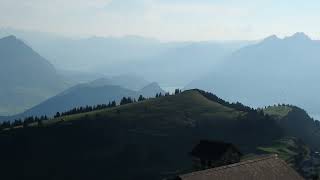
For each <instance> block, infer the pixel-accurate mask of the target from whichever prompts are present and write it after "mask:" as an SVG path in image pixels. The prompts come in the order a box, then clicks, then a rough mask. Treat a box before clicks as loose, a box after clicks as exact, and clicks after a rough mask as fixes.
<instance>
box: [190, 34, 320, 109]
mask: <svg viewBox="0 0 320 180" xmlns="http://www.w3.org/2000/svg"><path fill="white" fill-rule="evenodd" d="M319 52H320V42H319V41H316V40H311V39H310V38H309V37H308V36H307V35H305V34H304V33H296V34H294V35H293V36H290V37H286V38H283V39H280V38H278V37H277V36H270V37H268V38H266V39H264V40H263V41H261V42H259V43H257V44H255V45H251V46H248V47H244V48H242V49H240V50H238V51H236V52H235V53H233V54H232V55H230V56H229V57H228V58H226V59H225V61H224V62H223V63H222V64H221V65H219V66H217V67H216V68H215V70H214V71H213V72H212V73H210V74H208V75H206V76H204V77H203V78H200V79H199V80H195V81H193V82H192V83H190V84H189V85H188V86H187V88H194V87H197V88H203V89H205V90H208V91H214V92H216V93H217V94H218V95H220V96H221V97H224V98H226V99H228V100H230V101H240V102H243V103H245V104H249V105H252V106H265V105H269V104H275V103H288V104H295V105H298V106H299V107H303V108H305V109H306V110H307V111H308V112H309V113H311V114H319V113H320V110H319V108H318V107H319V106H320V97H319V96H318V95H317V94H318V92H319V90H320V85H319V83H316V82H317V80H318V79H319V78H320V73H319V68H320V60H319V59H320V54H319Z"/></svg>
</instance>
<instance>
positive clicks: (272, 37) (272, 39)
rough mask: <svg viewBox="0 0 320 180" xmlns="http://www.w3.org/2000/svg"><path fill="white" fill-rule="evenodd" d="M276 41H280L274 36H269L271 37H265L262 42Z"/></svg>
mask: <svg viewBox="0 0 320 180" xmlns="http://www.w3.org/2000/svg"><path fill="white" fill-rule="evenodd" d="M277 40H280V39H279V38H278V36H276V35H271V36H269V37H266V38H265V39H264V40H263V42H271V41H272V42H273V41H277Z"/></svg>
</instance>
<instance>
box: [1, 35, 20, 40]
mask: <svg viewBox="0 0 320 180" xmlns="http://www.w3.org/2000/svg"><path fill="white" fill-rule="evenodd" d="M2 39H3V40H5V39H8V40H10V39H11V40H17V37H16V36H14V35H10V36H6V37H4V38H2Z"/></svg>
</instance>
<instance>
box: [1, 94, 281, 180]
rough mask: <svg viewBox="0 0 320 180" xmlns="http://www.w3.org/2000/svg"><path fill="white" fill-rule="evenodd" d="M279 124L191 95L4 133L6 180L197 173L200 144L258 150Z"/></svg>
mask: <svg viewBox="0 0 320 180" xmlns="http://www.w3.org/2000/svg"><path fill="white" fill-rule="evenodd" d="M282 135H283V132H282V130H281V128H280V127H279V126H278V125H277V123H276V122H275V121H274V120H273V119H271V118H270V117H269V116H265V115H263V114H261V113H259V112H257V111H254V110H252V109H250V108H248V107H245V106H243V105H241V104H229V103H227V102H225V101H223V100H221V99H219V98H217V97H216V96H214V95H212V94H211V95H210V94H208V93H205V92H202V91H199V90H189V91H185V92H183V93H180V94H177V95H171V96H165V97H159V98H154V99H149V100H145V101H142V102H137V103H132V104H127V105H121V106H117V107H115V108H110V109H104V110H99V111H93V112H89V113H82V114H76V115H71V116H64V117H59V118H56V119H53V120H49V121H47V122H45V123H44V124H43V125H42V126H38V125H37V124H33V125H31V126H30V127H26V128H15V129H12V130H7V131H2V132H0V147H1V148H0V154H2V157H1V163H0V169H1V170H2V174H1V176H2V177H3V178H4V179H33V180H37V179H77V180H81V179H120V180H126V179H128V180H129V179H130V180H134V179H139V180H144V179H148V180H149V179H154V180H157V179H162V178H164V177H168V176H172V175H175V174H177V173H183V172H188V171H191V170H192V160H191V157H190V156H189V152H190V151H191V150H192V148H193V146H194V145H195V144H197V143H198V142H199V141H200V140H202V139H208V140H222V141H226V142H231V143H233V144H235V145H236V146H238V147H239V148H240V149H241V151H242V152H243V153H254V152H256V148H257V147H265V146H268V145H270V144H271V143H273V142H274V140H277V139H279V138H280V137H282Z"/></svg>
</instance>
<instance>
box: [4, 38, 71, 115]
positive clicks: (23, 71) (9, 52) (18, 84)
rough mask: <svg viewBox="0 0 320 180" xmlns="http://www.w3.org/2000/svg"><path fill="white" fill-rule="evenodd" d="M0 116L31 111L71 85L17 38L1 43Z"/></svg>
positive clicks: (5, 39) (7, 39)
mask: <svg viewBox="0 0 320 180" xmlns="http://www.w3.org/2000/svg"><path fill="white" fill-rule="evenodd" d="M0 84H1V88H0V99H1V101H0V115H7V114H13V113H16V112H21V111H23V110H25V109H26V108H30V107H32V106H34V105H36V104H37V103H39V102H41V101H43V100H44V99H46V98H48V97H50V96H52V95H55V94H56V93H58V92H59V91H62V90H63V89H64V88H65V87H67V84H66V83H65V82H64V81H63V79H62V78H61V77H60V75H59V74H58V73H57V72H56V70H55V68H54V67H53V65H52V64H50V63H49V62H48V61H47V60H46V59H45V58H43V57H42V56H40V55H39V54H38V53H36V52H35V51H34V50H33V49H31V48H30V47H29V46H27V45H26V44H25V43H24V42H23V41H21V40H19V39H17V38H16V37H15V36H8V37H5V38H2V39H0Z"/></svg>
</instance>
